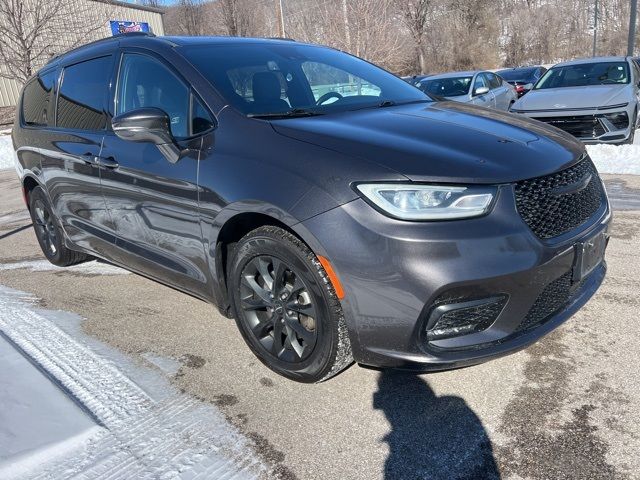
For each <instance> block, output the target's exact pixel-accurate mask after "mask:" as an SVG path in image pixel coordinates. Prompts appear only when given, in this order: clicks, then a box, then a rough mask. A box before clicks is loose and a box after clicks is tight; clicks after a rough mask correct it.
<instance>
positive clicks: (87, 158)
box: [80, 153, 96, 165]
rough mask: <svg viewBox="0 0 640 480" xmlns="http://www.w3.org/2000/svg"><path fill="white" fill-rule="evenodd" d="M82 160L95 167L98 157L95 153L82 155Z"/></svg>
mask: <svg viewBox="0 0 640 480" xmlns="http://www.w3.org/2000/svg"><path fill="white" fill-rule="evenodd" d="M80 158H81V159H82V161H83V162H84V163H86V164H88V165H94V164H95V163H96V156H95V155H94V154H93V153H85V154H84V155H81V156H80Z"/></svg>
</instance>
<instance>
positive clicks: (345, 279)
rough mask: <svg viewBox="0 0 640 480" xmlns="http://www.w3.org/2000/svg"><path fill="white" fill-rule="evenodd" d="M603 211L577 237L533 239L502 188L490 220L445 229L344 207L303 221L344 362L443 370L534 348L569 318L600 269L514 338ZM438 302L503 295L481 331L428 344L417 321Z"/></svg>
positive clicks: (359, 205)
mask: <svg viewBox="0 0 640 480" xmlns="http://www.w3.org/2000/svg"><path fill="white" fill-rule="evenodd" d="M609 221H610V212H609V206H608V205H603V206H602V208H601V209H600V210H599V211H598V213H597V214H596V215H595V216H594V217H593V218H591V219H590V220H589V221H588V222H587V223H586V224H584V225H582V226H581V227H579V228H578V229H577V230H578V231H577V232H571V233H570V234H568V235H563V236H562V237H559V238H558V239H555V241H553V242H551V241H542V240H540V239H538V238H537V237H536V236H535V235H534V234H533V233H532V232H531V230H530V229H529V228H528V226H527V225H526V224H525V223H524V222H523V221H522V219H521V218H520V216H519V215H518V213H517V211H516V209H515V200H514V191H513V187H512V186H502V187H500V192H499V195H498V199H497V202H496V205H495V207H494V209H493V211H492V213H491V214H489V215H487V216H485V217H482V218H476V219H469V220H464V221H449V222H404V221H398V220H394V219H391V218H388V217H386V216H385V215H383V214H381V213H379V212H377V211H376V210H374V209H373V208H371V207H370V206H369V205H368V204H367V203H366V202H364V201H363V200H360V199H358V200H354V201H352V202H350V203H348V204H346V205H343V206H342V207H339V208H336V209H333V210H331V211H329V212H326V213H324V214H322V215H319V216H317V217H314V218H312V219H309V220H307V221H306V222H304V226H305V227H306V228H307V229H308V231H309V232H310V233H311V234H312V235H313V236H314V237H315V239H316V240H317V241H318V242H319V244H320V245H321V246H322V249H323V250H324V252H325V254H326V256H327V257H328V258H329V259H330V261H331V262H332V265H333V267H334V269H335V271H336V273H337V275H338V277H339V278H340V280H341V283H342V285H343V287H344V289H345V293H346V295H345V298H344V300H343V301H342V305H343V310H344V314H345V318H346V321H347V326H348V328H349V332H350V339H351V344H352V348H353V353H354V358H355V360H356V361H357V362H359V363H361V364H364V365H369V366H375V367H398V368H411V369H418V370H443V369H450V368H457V367H461V366H465V365H472V364H477V363H481V362H483V361H486V360H489V359H492V358H496V357H499V356H502V355H506V354H509V353H512V352H515V351H517V350H520V349H522V348H525V347H526V346H528V345H529V344H531V343H533V342H535V341H536V340H538V339H539V338H540V337H542V336H544V335H545V334H547V333H549V332H550V331H551V330H553V329H554V328H556V327H557V326H558V325H560V324H561V323H563V322H564V321H566V320H567V319H568V318H570V317H571V315H573V313H575V312H576V311H577V310H578V309H579V308H580V307H581V306H582V305H583V304H584V303H586V302H587V301H588V299H589V298H590V297H591V296H592V295H593V294H594V293H595V291H596V290H597V289H598V287H599V286H600V284H601V283H602V280H603V278H604V275H605V272H606V265H605V264H604V263H603V264H601V265H600V266H599V267H598V268H596V269H595V270H594V271H593V272H592V273H591V274H590V275H589V276H588V277H587V278H585V279H584V280H583V281H582V282H581V283H579V284H576V285H573V286H572V287H571V289H572V290H571V295H570V296H569V297H567V299H566V302H564V303H563V304H562V306H561V307H560V308H558V309H557V310H555V311H554V312H553V314H552V315H549V316H548V317H547V318H545V321H544V322H542V323H541V324H540V325H537V326H535V328H531V329H526V330H522V331H519V326H520V325H521V324H522V322H523V320H524V319H525V317H527V314H528V313H529V312H530V311H531V309H532V308H533V307H534V304H535V303H536V300H538V298H539V297H540V296H541V295H542V294H543V292H544V291H545V288H546V287H547V286H549V284H551V283H552V282H554V280H558V279H559V278H561V277H563V276H564V275H566V274H568V273H569V272H571V271H572V269H573V267H574V263H575V257H576V253H575V252H576V249H575V245H576V244H577V243H578V242H582V241H585V240H587V239H589V238H592V237H593V236H594V235H596V234H597V233H598V232H603V231H604V232H606V230H607V228H608V224H609ZM443 295H447V296H451V297H452V298H457V299H460V301H464V300H466V299H474V298H475V299H477V298H488V297H495V296H504V297H506V302H505V305H504V307H503V308H502V310H501V312H500V314H499V316H498V317H497V318H496V320H495V321H494V322H493V323H492V324H491V325H490V326H489V327H488V328H486V329H485V330H482V331H480V332H473V333H470V334H466V335H462V336H458V337H455V338H449V339H443V340H435V341H428V340H427V339H426V338H425V330H426V328H427V327H426V324H427V322H428V318H429V316H430V313H431V312H432V311H433V309H434V305H436V301H437V300H438V299H439V298H442V296H443Z"/></svg>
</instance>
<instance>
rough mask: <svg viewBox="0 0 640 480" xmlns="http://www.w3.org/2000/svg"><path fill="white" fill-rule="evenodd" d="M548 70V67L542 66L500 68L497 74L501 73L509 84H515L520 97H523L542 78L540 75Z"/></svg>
mask: <svg viewBox="0 0 640 480" xmlns="http://www.w3.org/2000/svg"><path fill="white" fill-rule="evenodd" d="M546 71H547V69H546V68H544V67H542V66H537V67H519V68H507V69H505V70H498V71H497V72H496V74H498V75H500V76H501V77H502V78H503V79H505V80H506V81H507V82H508V83H509V84H511V85H513V86H514V87H515V89H516V93H517V94H518V97H521V96H523V95H524V94H525V93H527V92H528V91H529V90H531V89H532V88H533V86H534V85H535V84H536V82H537V81H538V80H540V77H542V75H544V73H545V72H546Z"/></svg>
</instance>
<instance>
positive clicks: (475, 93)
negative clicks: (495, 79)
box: [473, 87, 489, 97]
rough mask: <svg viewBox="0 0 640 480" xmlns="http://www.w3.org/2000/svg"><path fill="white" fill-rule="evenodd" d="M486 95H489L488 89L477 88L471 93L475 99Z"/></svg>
mask: <svg viewBox="0 0 640 480" xmlns="http://www.w3.org/2000/svg"><path fill="white" fill-rule="evenodd" d="M487 93H489V87H477V88H476V89H475V90H474V91H473V96H474V97H477V96H478V95H485V94H487Z"/></svg>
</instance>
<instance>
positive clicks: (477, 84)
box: [416, 71, 518, 111]
mask: <svg viewBox="0 0 640 480" xmlns="http://www.w3.org/2000/svg"><path fill="white" fill-rule="evenodd" d="M416 87H418V88H419V89H420V90H422V91H423V92H425V93H427V94H429V95H435V96H438V97H443V98H446V99H448V100H454V101H456V102H463V103H472V104H474V105H479V106H481V107H489V108H496V109H498V110H505V111H508V110H509V107H511V105H512V104H513V103H514V102H515V101H516V99H517V98H518V94H517V93H516V90H515V88H514V87H513V86H511V85H509V84H508V83H507V82H506V81H505V80H503V79H502V78H501V77H500V76H498V75H496V74H495V73H492V72H485V71H469V72H451V73H443V74H440V75H431V76H429V77H427V78H425V79H423V80H421V81H420V82H418V83H416Z"/></svg>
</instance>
